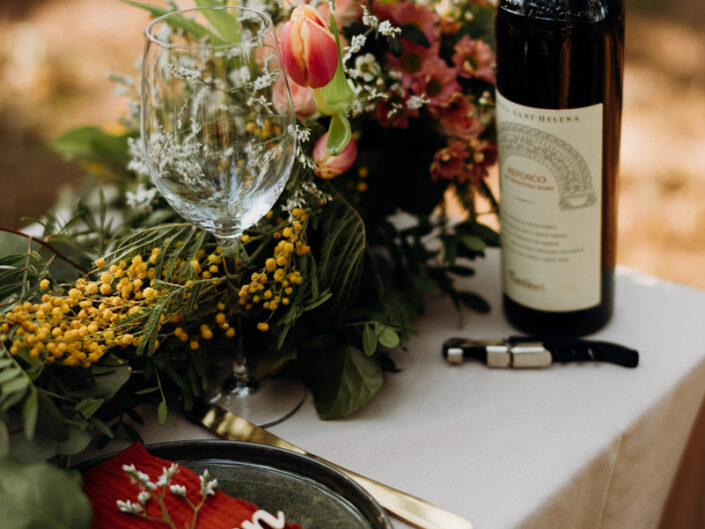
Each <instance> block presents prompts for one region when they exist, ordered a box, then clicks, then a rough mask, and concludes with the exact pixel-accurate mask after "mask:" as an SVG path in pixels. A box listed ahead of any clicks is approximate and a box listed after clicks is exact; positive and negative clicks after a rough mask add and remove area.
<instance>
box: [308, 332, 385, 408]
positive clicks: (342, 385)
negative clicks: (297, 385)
mask: <svg viewBox="0 0 705 529" xmlns="http://www.w3.org/2000/svg"><path fill="white" fill-rule="evenodd" d="M315 357H316V358H314V359H313V361H312V363H311V364H309V365H307V367H306V370H307V373H306V374H305V375H304V376H305V379H306V382H307V384H308V385H309V387H310V388H311V390H312V391H313V395H314V403H315V405H316V410H317V411H318V415H319V416H320V417H321V419H334V418H337V417H344V416H346V415H350V414H351V413H353V412H354V411H356V410H358V409H360V408H361V407H362V406H364V405H365V404H367V403H368V402H369V401H370V400H371V399H372V397H374V396H375V394H376V393H377V392H378V391H379V389H380V388H381V387H382V383H383V376H382V368H381V366H380V364H379V362H378V361H377V359H376V358H375V357H368V356H366V355H365V353H363V352H362V351H360V350H359V349H358V348H356V347H354V346H352V345H350V344H346V345H341V346H339V347H335V348H333V349H329V350H326V351H322V352H321V353H320V354H316V355H315Z"/></svg>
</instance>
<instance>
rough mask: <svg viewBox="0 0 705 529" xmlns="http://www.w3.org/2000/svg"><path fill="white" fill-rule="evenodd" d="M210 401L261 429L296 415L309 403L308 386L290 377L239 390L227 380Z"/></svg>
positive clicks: (262, 382) (267, 380) (274, 379)
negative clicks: (307, 397)
mask: <svg viewBox="0 0 705 529" xmlns="http://www.w3.org/2000/svg"><path fill="white" fill-rule="evenodd" d="M217 388H218V389H217V391H215V392H214V393H212V394H211V395H209V396H208V397H207V401H208V402H209V403H210V404H217V405H219V406H220V407H222V408H225V409H226V410H228V411H229V412H232V413H234V414H235V415H239V416H240V417H243V418H245V419H247V420H248V421H250V422H252V423H255V424H256V425H258V426H261V427H262V428H266V427H268V426H274V425H275V424H279V423H280V422H282V421H285V420H286V419H288V418H289V417H291V416H292V415H293V414H294V413H296V412H297V411H298V410H299V408H300V407H301V405H302V404H303V403H304V400H306V386H304V385H303V384H302V383H301V381H299V380H297V379H294V378H289V377H277V378H267V379H264V380H262V381H261V382H258V383H257V384H254V385H248V386H245V387H244V388H243V387H237V386H236V385H235V384H232V383H231V382H229V381H228V380H226V381H225V383H224V384H220V385H218V386H217Z"/></svg>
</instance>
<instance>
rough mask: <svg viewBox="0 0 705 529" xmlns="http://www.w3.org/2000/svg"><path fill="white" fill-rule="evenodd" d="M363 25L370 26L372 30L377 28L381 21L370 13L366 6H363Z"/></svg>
mask: <svg viewBox="0 0 705 529" xmlns="http://www.w3.org/2000/svg"><path fill="white" fill-rule="evenodd" d="M361 7H362V23H363V24H364V25H365V26H369V27H371V28H376V27H377V26H378V25H379V19H378V18H377V17H376V16H374V15H373V14H372V13H370V11H369V10H368V9H367V6H366V5H364V4H363V5H362V6H361Z"/></svg>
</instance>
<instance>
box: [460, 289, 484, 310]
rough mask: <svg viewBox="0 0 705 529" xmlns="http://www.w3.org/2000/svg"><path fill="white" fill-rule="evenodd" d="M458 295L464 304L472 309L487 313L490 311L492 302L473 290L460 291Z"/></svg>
mask: <svg viewBox="0 0 705 529" xmlns="http://www.w3.org/2000/svg"><path fill="white" fill-rule="evenodd" d="M458 297H459V298H460V301H461V303H462V304H463V305H465V306H466V307H467V308H469V309H470V310H474V311H475V312H479V313H481V314H485V313H487V312H489V311H490V304H489V303H487V301H485V299H484V298H482V297H480V296H478V295H477V294H474V293H472V292H458Z"/></svg>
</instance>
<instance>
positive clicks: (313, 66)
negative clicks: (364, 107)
mask: <svg viewBox="0 0 705 529" xmlns="http://www.w3.org/2000/svg"><path fill="white" fill-rule="evenodd" d="M281 43H282V56H283V59H284V66H285V67H286V71H287V73H288V74H289V77H291V79H292V80H293V81H294V82H295V83H297V84H299V85H301V86H310V87H311V88H321V87H323V86H325V85H327V84H328V83H329V82H330V81H331V79H333V76H334V75H335V70H336V68H337V67H338V46H337V45H336V42H335V37H334V36H333V34H332V33H331V32H330V30H329V29H328V27H327V26H326V24H325V22H324V21H323V19H322V18H321V17H320V15H319V14H318V12H317V11H316V10H315V9H314V8H313V7H311V6H310V5H308V4H302V5H300V6H298V7H297V8H296V9H294V11H293V12H292V13H291V18H290V20H289V22H287V23H286V25H285V26H284V30H283V31H282V36H281Z"/></svg>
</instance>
